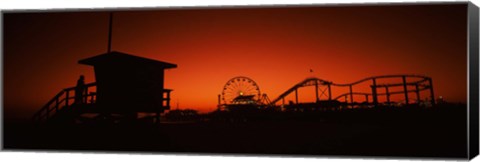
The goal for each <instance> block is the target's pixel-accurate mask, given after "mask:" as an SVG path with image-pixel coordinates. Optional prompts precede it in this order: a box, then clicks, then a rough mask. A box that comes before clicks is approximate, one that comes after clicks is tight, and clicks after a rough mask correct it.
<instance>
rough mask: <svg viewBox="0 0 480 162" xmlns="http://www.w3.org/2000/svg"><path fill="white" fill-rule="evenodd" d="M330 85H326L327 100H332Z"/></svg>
mask: <svg viewBox="0 0 480 162" xmlns="http://www.w3.org/2000/svg"><path fill="white" fill-rule="evenodd" d="M331 85H332V84H331V83H328V84H327V86H328V100H329V101H330V100H332V89H331V88H330V87H331Z"/></svg>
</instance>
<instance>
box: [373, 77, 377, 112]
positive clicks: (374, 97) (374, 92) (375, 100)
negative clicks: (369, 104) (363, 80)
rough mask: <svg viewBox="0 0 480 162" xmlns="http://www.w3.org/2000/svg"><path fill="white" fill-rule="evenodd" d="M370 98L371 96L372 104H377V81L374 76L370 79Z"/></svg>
mask: <svg viewBox="0 0 480 162" xmlns="http://www.w3.org/2000/svg"><path fill="white" fill-rule="evenodd" d="M372 83H373V85H372V98H373V105H374V106H375V107H377V105H378V98H377V81H376V80H375V78H373V79H372Z"/></svg>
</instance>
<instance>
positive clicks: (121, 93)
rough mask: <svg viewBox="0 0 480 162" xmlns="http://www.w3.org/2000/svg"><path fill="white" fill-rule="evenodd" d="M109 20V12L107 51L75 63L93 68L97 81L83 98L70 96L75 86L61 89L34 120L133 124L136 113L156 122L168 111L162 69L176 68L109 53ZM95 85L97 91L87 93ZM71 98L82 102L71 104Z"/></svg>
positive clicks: (85, 92) (145, 59)
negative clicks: (89, 116)
mask: <svg viewBox="0 0 480 162" xmlns="http://www.w3.org/2000/svg"><path fill="white" fill-rule="evenodd" d="M112 21H113V13H110V21H109V33H108V50H107V52H106V53H104V54H100V55H97V56H93V57H90V58H85V59H82V60H80V61H78V63H80V64H84V65H90V66H93V67H94V70H95V79H96V82H95V83H89V84H85V87H82V88H81V89H83V88H84V89H85V90H84V91H83V90H82V92H81V93H80V94H82V96H72V94H76V95H77V93H72V92H73V91H75V89H78V88H77V87H70V88H65V89H63V90H62V91H60V92H59V93H58V94H57V95H55V97H53V98H52V99H51V100H50V101H49V102H47V104H46V105H45V106H44V107H42V108H41V109H40V110H39V111H38V112H37V113H35V114H34V116H33V120H35V121H40V122H42V121H50V119H52V118H53V119H55V121H60V123H68V122H76V121H88V120H89V119H85V118H84V117H82V115H83V114H96V116H95V117H94V119H100V120H103V121H119V120H121V121H125V120H127V121H132V120H136V119H138V114H139V113H147V114H152V113H154V114H155V122H157V123H159V121H160V114H161V113H162V112H164V111H165V110H168V109H170V92H171V91H172V90H170V89H165V87H164V77H165V70H166V69H171V68H176V67H177V65H175V64H172V63H167V62H162V61H158V60H153V59H148V58H144V57H139V56H135V55H131V54H127V53H122V52H117V51H111V40H112ZM95 86H96V92H89V89H90V88H93V87H95ZM80 97H81V98H80ZM74 98H80V99H81V102H77V101H76V102H73V101H72V100H73V99H74ZM90 121H92V120H90ZM93 121H95V120H93Z"/></svg>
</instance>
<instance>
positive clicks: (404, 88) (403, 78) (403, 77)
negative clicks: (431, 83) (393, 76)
mask: <svg viewBox="0 0 480 162" xmlns="http://www.w3.org/2000/svg"><path fill="white" fill-rule="evenodd" d="M402 80H403V92H404V93H405V105H408V90H407V78H405V76H402Z"/></svg>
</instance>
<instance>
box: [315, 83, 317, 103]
mask: <svg viewBox="0 0 480 162" xmlns="http://www.w3.org/2000/svg"><path fill="white" fill-rule="evenodd" d="M315 103H318V82H317V81H315Z"/></svg>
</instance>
